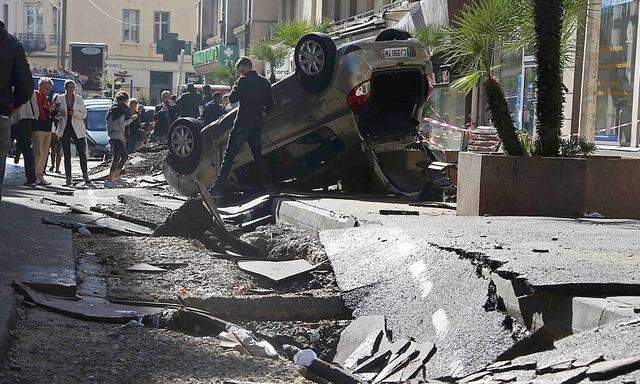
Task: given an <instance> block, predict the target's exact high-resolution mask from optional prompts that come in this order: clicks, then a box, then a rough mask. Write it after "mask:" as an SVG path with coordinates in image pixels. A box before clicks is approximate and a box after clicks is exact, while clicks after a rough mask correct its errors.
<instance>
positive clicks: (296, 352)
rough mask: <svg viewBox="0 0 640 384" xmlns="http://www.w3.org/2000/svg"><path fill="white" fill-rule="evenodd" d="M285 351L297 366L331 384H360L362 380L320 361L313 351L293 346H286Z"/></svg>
mask: <svg viewBox="0 0 640 384" xmlns="http://www.w3.org/2000/svg"><path fill="white" fill-rule="evenodd" d="M284 348H285V351H286V353H287V355H288V357H289V358H290V359H292V360H293V361H294V362H296V364H298V365H301V366H303V367H306V368H307V369H308V370H309V372H311V373H312V374H314V375H317V376H319V377H320V378H321V379H324V380H326V381H328V382H330V383H341V384H358V383H361V380H360V379H358V378H357V377H355V376H353V375H352V374H350V373H349V372H347V371H345V370H344V369H341V368H339V367H337V366H335V365H332V364H330V363H327V362H326V361H323V360H320V359H318V358H317V357H316V356H315V353H314V352H313V351H311V352H310V350H300V349H299V348H297V347H295V346H293V345H285V346H284Z"/></svg>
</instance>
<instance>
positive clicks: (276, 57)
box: [251, 39, 289, 84]
mask: <svg viewBox="0 0 640 384" xmlns="http://www.w3.org/2000/svg"><path fill="white" fill-rule="evenodd" d="M251 55H252V56H254V57H255V58H256V59H258V60H261V61H263V62H265V63H268V64H269V68H270V69H271V77H270V78H269V81H270V82H271V84H273V83H275V82H276V68H277V67H279V66H281V65H282V64H284V61H285V59H286V58H287V56H288V55H289V51H288V49H287V48H286V47H285V46H283V45H281V44H279V43H276V42H274V41H272V40H268V39H262V40H260V41H258V43H257V44H256V45H255V46H254V47H252V48H251Z"/></svg>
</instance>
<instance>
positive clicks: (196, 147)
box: [167, 117, 202, 175]
mask: <svg viewBox="0 0 640 384" xmlns="http://www.w3.org/2000/svg"><path fill="white" fill-rule="evenodd" d="M201 130H202V123H201V122H200V121H198V120H196V119H194V118H191V117H186V118H180V119H178V120H176V121H175V122H174V123H173V124H171V128H169V134H168V135H167V140H168V146H169V155H168V156H167V160H168V164H169V166H170V167H171V168H173V169H174V170H176V171H178V172H179V173H180V174H181V175H189V174H191V173H193V171H195V170H196V168H197V167H198V164H199V163H200V154H201V153H202V138H201V135H200V131H201Z"/></svg>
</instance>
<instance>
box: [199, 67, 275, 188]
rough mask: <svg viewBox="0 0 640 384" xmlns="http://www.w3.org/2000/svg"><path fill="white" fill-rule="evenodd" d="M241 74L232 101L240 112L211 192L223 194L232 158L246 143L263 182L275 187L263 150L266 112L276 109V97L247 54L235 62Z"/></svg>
mask: <svg viewBox="0 0 640 384" xmlns="http://www.w3.org/2000/svg"><path fill="white" fill-rule="evenodd" d="M236 70H237V71H238V75H239V78H238V80H237V81H236V83H235V85H234V86H233V89H232V90H231V94H230V95H229V101H230V102H231V103H236V102H237V103H239V104H240V106H239V109H238V114H237V116H236V120H235V121H234V123H233V128H232V129H231V132H230V133H229V140H228V142H227V148H226V149H225V151H224V157H223V159H222V165H221V166H220V171H219V172H218V178H217V179H216V181H215V183H214V185H213V186H212V187H211V189H210V192H211V195H212V196H222V193H223V191H224V186H225V184H226V182H227V179H228V178H229V174H230V173H231V168H232V166H233V160H234V159H235V157H236V155H237V154H238V151H240V148H242V146H243V145H244V143H248V144H249V148H250V149H251V155H252V156H253V160H254V161H255V162H256V164H257V166H258V168H259V169H260V173H261V175H262V180H263V183H264V185H265V187H266V189H267V190H268V191H270V190H272V180H271V171H270V170H269V165H268V164H267V161H266V159H265V158H264V156H262V153H261V141H260V140H261V134H262V124H263V118H264V115H265V114H266V113H268V112H270V111H271V110H272V109H273V106H274V101H273V95H272V93H271V84H270V83H269V81H268V80H267V79H265V78H264V77H262V76H260V75H258V73H257V72H256V71H254V70H253V63H252V62H251V60H250V59H249V58H248V57H241V58H240V59H239V60H238V62H237V63H236Z"/></svg>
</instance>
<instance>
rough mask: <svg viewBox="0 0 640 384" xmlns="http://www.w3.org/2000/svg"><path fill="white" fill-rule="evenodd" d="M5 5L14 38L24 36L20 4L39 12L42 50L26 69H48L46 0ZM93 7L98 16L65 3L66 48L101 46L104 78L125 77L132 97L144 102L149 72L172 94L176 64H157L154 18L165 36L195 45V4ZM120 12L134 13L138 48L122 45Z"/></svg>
mask: <svg viewBox="0 0 640 384" xmlns="http://www.w3.org/2000/svg"><path fill="white" fill-rule="evenodd" d="M54 1H57V0H54ZM7 2H9V3H10V4H11V5H12V9H11V12H10V15H9V17H11V18H12V24H11V26H12V27H13V28H14V29H15V33H16V34H18V35H19V34H20V33H24V32H25V14H24V10H25V7H24V5H25V3H27V4H39V5H40V6H41V7H42V15H43V34H44V37H45V41H46V43H47V48H46V50H45V51H44V52H34V53H31V54H28V55H27V59H28V60H29V63H30V64H31V65H32V66H43V67H47V68H50V69H52V68H54V67H55V65H56V50H57V47H56V45H52V44H50V43H51V36H52V35H55V34H56V32H55V31H54V30H53V27H54V20H53V15H54V13H53V6H52V4H51V2H50V1H48V0H12V1H9V0H0V5H2V4H3V3H7ZM93 2H94V3H95V4H96V5H97V6H98V7H99V8H101V10H102V11H104V13H103V12H101V11H100V10H98V9H96V8H95V7H94V6H93V5H92V4H91V3H90V2H89V1H88V0H67V4H68V9H67V43H71V42H83V43H102V44H106V45H107V52H108V58H107V67H106V72H107V73H108V74H113V73H115V72H122V71H127V72H128V74H129V75H130V77H128V78H127V79H126V81H127V82H129V81H130V80H133V82H134V92H133V96H139V95H140V94H144V95H145V96H150V94H149V93H150V73H151V71H160V72H171V73H172V79H173V87H172V88H173V89H172V90H173V91H176V89H177V84H176V83H177V79H178V78H177V73H178V71H179V64H178V63H177V62H166V61H163V60H162V55H158V54H156V53H155V51H156V46H155V43H154V41H153V38H154V28H153V23H154V12H156V11H162V12H169V13H170V33H177V34H178V39H180V40H184V41H187V42H189V41H190V42H192V43H193V44H195V41H196V36H197V29H198V27H197V0H93ZM123 9H136V10H139V11H140V24H141V25H140V32H139V36H140V38H139V42H138V43H131V42H123V41H122V39H123V32H122V31H123V26H122V23H121V22H120V21H118V20H122V19H123ZM0 10H1V7H0ZM105 13H106V14H107V15H105ZM14 14H15V15H14ZM114 19H118V20H114ZM67 63H68V60H67ZM183 71H184V73H192V72H194V70H193V67H192V66H191V57H190V56H186V57H185V66H184V68H183ZM183 82H184V80H183ZM126 88H127V89H128V88H129V87H126Z"/></svg>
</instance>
